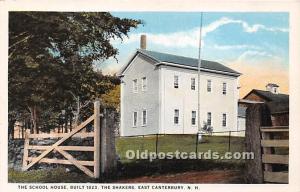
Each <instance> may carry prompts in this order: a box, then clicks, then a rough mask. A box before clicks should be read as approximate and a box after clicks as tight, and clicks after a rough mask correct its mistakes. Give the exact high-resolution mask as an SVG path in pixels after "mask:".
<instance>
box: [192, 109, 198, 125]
mask: <svg viewBox="0 0 300 192" xmlns="http://www.w3.org/2000/svg"><path fill="white" fill-rule="evenodd" d="M193 114H195V117H193ZM193 120H194V122H193ZM196 121H197V111H192V118H191V124H192V126H195V125H196Z"/></svg>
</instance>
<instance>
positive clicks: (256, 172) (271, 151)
mask: <svg viewBox="0 0 300 192" xmlns="http://www.w3.org/2000/svg"><path fill="white" fill-rule="evenodd" d="M275 115H276V117H277V118H278V117H280V116H278V115H279V113H276V114H274V113H272V112H271V110H270V108H269V107H268V105H266V104H254V105H251V106H249V107H248V109H247V112H246V151H248V152H252V153H254V159H252V160H247V161H246V171H245V178H246V180H247V182H248V183H288V164H289V150H288V148H289V126H288V113H287V114H286V112H284V114H283V113H282V117H283V118H282V119H280V123H278V122H277V121H276V118H275V117H274V116H275Z"/></svg>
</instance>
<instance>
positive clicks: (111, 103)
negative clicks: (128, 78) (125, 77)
mask: <svg viewBox="0 0 300 192" xmlns="http://www.w3.org/2000/svg"><path fill="white" fill-rule="evenodd" d="M101 101H102V103H104V104H105V105H106V106H108V107H112V108H114V109H116V110H117V111H119V110H120V85H117V86H115V87H114V88H113V89H111V90H110V91H109V92H107V93H106V94H103V95H102V96H101Z"/></svg>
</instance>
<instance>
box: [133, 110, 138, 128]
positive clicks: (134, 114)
mask: <svg viewBox="0 0 300 192" xmlns="http://www.w3.org/2000/svg"><path fill="white" fill-rule="evenodd" d="M132 116H133V121H132V126H133V127H136V126H137V119H138V113H137V112H136V111H135V112H133V115H132Z"/></svg>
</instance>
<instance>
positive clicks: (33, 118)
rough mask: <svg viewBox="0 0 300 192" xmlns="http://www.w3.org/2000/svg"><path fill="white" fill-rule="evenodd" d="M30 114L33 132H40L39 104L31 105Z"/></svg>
mask: <svg viewBox="0 0 300 192" xmlns="http://www.w3.org/2000/svg"><path fill="white" fill-rule="evenodd" d="M29 110H30V115H31V121H32V125H33V133H34V134H38V133H39V127H38V111H37V106H36V105H34V106H30V107H29Z"/></svg>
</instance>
